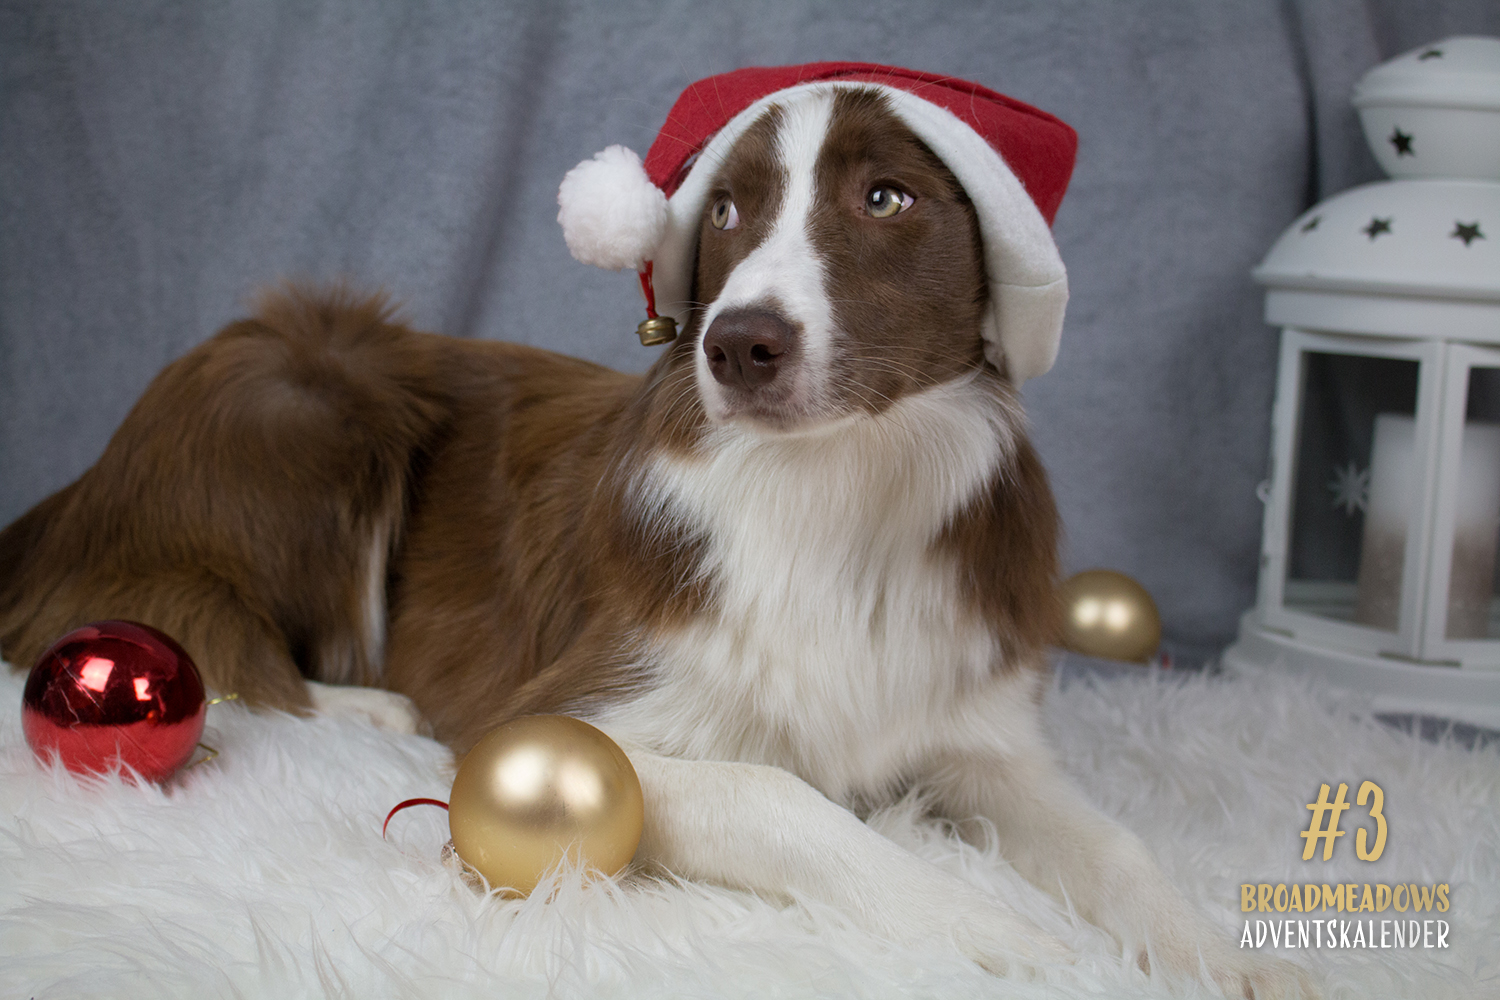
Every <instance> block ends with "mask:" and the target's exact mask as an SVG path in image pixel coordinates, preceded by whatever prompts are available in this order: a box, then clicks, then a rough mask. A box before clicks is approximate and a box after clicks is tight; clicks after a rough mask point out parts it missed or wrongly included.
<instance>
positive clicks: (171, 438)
mask: <svg viewBox="0 0 1500 1000" xmlns="http://www.w3.org/2000/svg"><path fill="white" fill-rule="evenodd" d="M434 339H435V338H430V337H427V336H425V335H423V334H418V333H415V332H413V331H411V330H409V329H407V328H406V327H404V326H402V325H401V324H400V323H399V322H396V321H395V320H394V319H393V318H392V315H391V311H390V309H389V307H388V304H387V303H386V301H385V300H384V299H383V298H382V297H378V296H376V297H359V296H357V295H354V294H352V293H350V292H348V291H347V290H344V289H340V288H335V289H331V290H325V291H318V290H313V289H309V288H306V287H299V286H289V287H285V288H282V289H279V290H276V291H273V292H270V293H267V294H265V295H263V296H262V297H261V298H260V300H259V302H258V303H257V309H256V312H255V315H254V316H252V317H251V318H249V319H246V320H242V321H240V322H237V323H233V324H231V325H230V326H228V327H226V328H225V329H224V330H223V331H221V332H220V333H219V334H218V335H217V336H215V337H213V338H211V339H209V340H208V341H206V342H204V343H203V344H200V345H199V346H198V347H196V348H194V349H193V350H192V351H190V352H188V353H187V354H186V355H185V356H183V357H182V358H180V359H178V360H177V361H175V362H173V363H172V364H171V365H169V366H168V367H167V368H166V369H165V370H164V371H163V372H162V373H161V374H160V375H158V376H157V377H156V379H155V380H154V381H153V382H152V383H151V385H150V386H149V387H148V388H147V390H146V392H145V394H144V395H143V396H142V397H141V400H140V401H139V402H138V403H137V404H136V406H135V407H134V408H133V409H132V410H131V412H130V414H129V415H128V416H127V417H126V418H125V421H124V423H122V424H121V426H120V428H119V430H118V431H117V432H116V433H115V435H114V437H113V438H112V439H111V440H110V443H109V445H108V447H107V448H106V449H105V451H104V454H103V455H102V456H101V457H100V459H99V461H98V462H97V463H96V464H95V465H94V467H93V468H91V469H90V470H88V471H87V472H86V473H84V474H83V476H81V477H80V478H79V479H78V481H77V482H75V483H73V484H72V485H71V486H68V487H66V488H65V489H63V490H61V491H59V492H58V493H56V494H54V495H53V496H51V497H49V498H48V499H46V500H44V501H42V502H41V503H40V504H38V505H37V506H36V507H35V508H33V509H32V510H31V511H30V512H28V513H27V514H26V515H24V516H23V517H22V518H20V519H19V520H18V521H16V522H15V523H14V524H12V525H11V526H10V527H8V528H6V529H5V531H4V532H3V533H0V652H3V653H4V655H5V656H6V657H7V659H9V660H10V662H11V663H12V664H13V665H14V666H16V667H17V668H21V667H27V666H30V664H31V661H32V660H33V659H34V658H35V657H36V656H37V655H39V654H40V653H41V652H42V651H43V650H44V649H45V648H46V646H47V645H48V644H50V643H51V642H52V641H54V640H55V639H56V638H58V637H59V636H60V635H62V634H63V633H64V632H66V631H68V630H69V629H72V628H75V627H77V626H78V625H81V624H84V623H86V622H88V621H94V620H98V619H103V618H128V619H134V620H137V621H142V622H145V623H146V624H149V625H154V626H156V627H157V628H160V629H162V630H163V631H165V632H167V633H168V634H170V635H172V636H173V637H174V638H176V639H177V640H178V641H179V642H180V643H182V645H183V646H184V647H185V648H186V649H187V650H188V652H189V653H190V654H191V655H192V656H193V658H194V659H195V660H196V661H197V662H198V666H199V668H200V670H202V672H203V673H204V677H205V680H206V681H208V682H209V683H210V685H211V686H214V687H217V688H218V689H219V690H222V691H228V690H235V691H238V692H240V693H241V694H242V695H244V696H245V697H246V698H247V700H251V701H261V702H263V703H268V704H271V705H276V706H279V707H285V708H296V707H299V706H301V705H305V704H306V693H305V689H304V687H303V685H302V682H301V679H300V677H299V676H298V675H299V674H301V675H304V676H308V677H316V678H319V679H322V680H328V681H333V682H338V683H351V682H354V683H373V682H377V681H378V679H379V672H380V669H381V658H382V650H381V643H382V640H383V629H384V616H385V606H384V600H385V588H386V568H387V561H388V559H389V556H390V554H391V552H392V550H393V549H394V547H395V546H396V545H397V544H399V531H400V525H401V524H402V522H403V519H404V512H405V509H406V507H407V506H408V503H409V497H408V493H409V491H410V481H411V478H412V467H413V463H414V462H419V461H420V460H421V456H422V455H423V454H424V453H425V451H426V449H427V448H428V446H429V445H430V443H431V440H432V437H433V435H434V434H436V433H438V432H439V430H440V428H441V426H442V424H443V421H444V419H445V413H446V407H445V405H444V400H443V399H442V398H441V397H440V395H439V394H438V392H437V390H436V389H435V388H434V387H435V386H439V385H441V384H443V379H442V378H440V377H437V374H436V370H437V369H438V368H439V367H440V366H441V365H442V364H443V363H444V362H443V360H442V357H441V354H440V352H438V351H436V350H434V349H433V345H432V341H433V340H434Z"/></svg>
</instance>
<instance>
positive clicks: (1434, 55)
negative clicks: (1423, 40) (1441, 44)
mask: <svg viewBox="0 0 1500 1000" xmlns="http://www.w3.org/2000/svg"><path fill="white" fill-rule="evenodd" d="M1441 58H1443V50H1442V49H1428V50H1427V51H1426V52H1423V53H1422V54H1421V55H1419V56H1417V62H1426V61H1427V60H1428V59H1441Z"/></svg>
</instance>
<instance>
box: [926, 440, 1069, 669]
mask: <svg viewBox="0 0 1500 1000" xmlns="http://www.w3.org/2000/svg"><path fill="white" fill-rule="evenodd" d="M1059 528H1060V523H1059V520H1058V516H1057V505H1056V503H1055V501H1054V500H1053V498H1052V489H1051V487H1050V486H1049V485H1048V483H1047V472H1046V469H1044V468H1043V466H1042V461H1041V459H1040V458H1039V457H1038V456H1037V454H1036V451H1035V449H1033V448H1032V446H1031V443H1030V442H1029V441H1027V440H1026V439H1025V438H1024V437H1022V436H1020V435H1018V436H1017V439H1016V444H1015V450H1014V454H1013V455H1012V457H1011V458H1010V460H1009V461H1008V462H1007V463H1005V464H1004V465H1002V467H1001V468H1000V470H999V471H998V472H996V474H995V476H994V478H993V479H992V480H991V482H990V484H989V487H988V488H987V489H986V490H984V491H983V493H982V494H981V495H980V496H979V497H978V498H977V499H976V500H975V501H974V503H972V504H970V506H969V507H968V509H966V510H965V511H963V512H962V513H961V514H959V515H958V516H957V517H956V518H955V519H954V520H953V521H952V522H951V523H950V524H949V525H948V527H947V528H946V529H945V530H944V532H943V535H942V538H941V539H940V547H941V548H943V549H945V550H946V551H947V552H948V553H949V554H950V555H951V556H952V557H953V558H954V559H956V560H957V561H958V563H959V567H960V573H959V579H960V581H961V585H962V587H963V588H964V594H963V596H964V598H965V600H966V601H967V603H968V604H969V606H970V608H971V609H972V610H973V611H974V612H975V613H976V614H978V615H979V616H980V617H981V618H982V619H983V620H984V621H986V622H988V623H989V624H990V626H991V627H992V628H993V629H994V632H995V634H996V635H997V636H998V637H999V639H1000V642H1001V646H1002V652H1003V653H1004V654H1005V662H1006V663H1018V662H1027V661H1030V660H1035V659H1036V658H1038V657H1040V656H1042V655H1043V654H1044V653H1045V650H1046V648H1047V647H1048V646H1054V645H1056V644H1057V642H1058V640H1059V638H1060V637H1061V635H1062V604H1061V601H1060V599H1059V598H1058V594H1057V584H1058V561H1057V543H1058V535H1059Z"/></svg>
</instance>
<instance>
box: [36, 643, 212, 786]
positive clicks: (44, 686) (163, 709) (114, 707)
mask: <svg viewBox="0 0 1500 1000" xmlns="http://www.w3.org/2000/svg"><path fill="white" fill-rule="evenodd" d="M207 707H208V706H207V704H206V702H205V701H204V696H203V681H202V679H201V678H199V676H198V668H197V667H195V666H194V665H193V661H192V659H191V658H190V657H189V656H188V655H187V653H186V652H184V651H183V648H182V647H181V646H179V645H177V643H176V642H174V641H173V640H172V638H171V637H170V636H168V635H166V634H164V633H162V632H158V631H157V630H156V629H154V628H152V627H151V626H149V625H141V624H139V623H137V622H123V621H104V622H94V623H93V624H92V625H85V626H84V627H83V628H80V629H75V630H73V631H72V632H69V633H68V634H67V635H65V636H63V637H62V638H61V639H59V640H57V642H55V643H53V644H52V648H50V649H48V650H47V651H46V652H45V653H43V654H42V655H41V658H40V659H38V660H37V661H36V666H34V667H32V668H31V674H30V676H28V677H27V678H26V693H25V696H24V698H23V699H22V704H21V726H22V729H24V730H25V733H26V742H27V743H30V744H31V749H32V750H34V751H35V752H36V755H37V756H38V757H41V758H42V759H44V760H45V759H47V758H48V757H51V756H56V757H58V758H60V759H61V760H62V762H63V764H64V765H66V766H67V768H68V770H70V771H74V772H79V773H86V772H91V771H110V770H113V769H114V768H115V767H117V766H119V765H124V766H125V767H128V768H132V769H134V770H135V771H136V772H137V773H138V774H140V776H141V777H143V778H145V779H146V780H147V781H164V780H166V779H167V778H169V777H171V776H172V775H173V774H174V773H176V771H177V769H178V768H180V767H181V766H182V765H183V764H186V763H187V761H188V758H189V757H191V756H192V755H193V749H194V748H195V747H196V746H197V745H198V738H199V737H200V736H202V735H203V715H204V712H205V711H206V710H207Z"/></svg>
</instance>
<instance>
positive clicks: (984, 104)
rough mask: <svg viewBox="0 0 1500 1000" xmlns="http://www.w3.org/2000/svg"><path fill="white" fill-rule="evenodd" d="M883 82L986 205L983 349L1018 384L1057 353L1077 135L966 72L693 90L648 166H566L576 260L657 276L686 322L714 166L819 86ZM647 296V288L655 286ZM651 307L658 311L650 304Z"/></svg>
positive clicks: (741, 74)
mask: <svg viewBox="0 0 1500 1000" xmlns="http://www.w3.org/2000/svg"><path fill="white" fill-rule="evenodd" d="M845 87H863V88H873V89H876V90H879V91H881V92H882V93H884V94H885V95H886V98H887V100H888V101H889V102H890V105H891V109H892V111H893V112H894V113H895V114H896V115H897V116H898V117H899V118H900V119H901V120H902V121H903V122H904V123H905V124H906V126H907V127H908V128H910V129H911V130H912V132H914V133H915V134H916V135H917V137H918V138H920V139H921V140H922V141H923V142H925V143H926V144H927V146H928V147H929V148H930V149H931V150H932V151H933V153H935V154H936V155H937V156H938V158H939V159H941V160H942V161H943V163H944V164H945V165H947V167H948V169H949V170H951V171H953V174H954V176H955V177H956V178H957V179H958V182H959V183H960V184H962V185H963V187H964V190H965V192H966V193H967V194H968V195H969V198H970V200H971V201H972V202H973V204H974V208H975V211H976V213H977V215H978V217H979V227H980V235H981V238H982V240H983V243H984V250H985V269H986V273H987V275H988V278H989V285H990V304H989V309H988V312H987V314H986V316H985V320H984V327H983V335H984V338H985V353H986V356H987V357H988V358H989V359H990V361H991V362H992V363H993V364H995V365H996V366H997V367H1000V368H1002V369H1003V370H1005V371H1007V372H1008V373H1009V374H1010V376H1011V378H1012V379H1013V380H1014V381H1015V382H1016V384H1020V383H1021V382H1023V381H1025V380H1026V379H1028V378H1032V377H1035V376H1037V375H1040V374H1042V373H1043V372H1045V371H1046V370H1047V369H1048V368H1050V367H1051V366H1052V362H1053V360H1054V359H1055V358H1056V356H1057V346H1058V341H1059V338H1060V336H1061V333H1062V320H1063V312H1064V309H1065V307H1066V305H1067V300H1068V282H1067V272H1066V270H1065V269H1064V267H1063V264H1062V259H1061V258H1060V257H1059V256H1058V253H1057V245H1056V244H1055V243H1054V242H1053V240H1052V233H1051V230H1050V228H1049V227H1050V224H1051V221H1052V218H1053V217H1054V215H1055V214H1056V212H1057V207H1058V204H1059V203H1060V202H1061V201H1062V196H1063V192H1064V191H1065V190H1066V188H1067V185H1068V178H1069V177H1070V176H1071V174H1072V170H1073V158H1074V153H1075V151H1076V149H1077V145H1078V139H1077V135H1076V133H1074V131H1073V130H1072V129H1071V128H1069V127H1068V126H1067V125H1066V124H1065V123H1063V122H1062V121H1059V120H1058V119H1056V118H1054V117H1052V116H1051V115H1049V114H1047V113H1046V112H1044V111H1039V110H1037V109H1036V108H1033V107H1031V106H1030V105H1027V104H1023V103H1022V102H1020V101H1017V100H1013V99H1012V98H1009V97H1006V96H1004V95H1003V94H997V93H995V92H994V91H992V90H988V89H986V88H984V87H981V86H979V85H978V84H974V83H969V82H966V81H963V80H958V79H956V78H954V77H948V76H941V75H937V74H932V73H920V72H916V71H913V70H907V69H900V68H897V67H891V66H878V65H874V64H870V63H809V64H806V65H802V66H781V67H751V68H747V69H741V70H735V71H734V72H732V73H724V74H721V75H719V76H713V77H709V78H707V79H704V80H700V81H698V82H697V83H694V84H693V85H692V86H690V87H688V88H687V89H686V90H685V91H683V93H682V95H681V96H680V97H679V98H678V99H677V103H676V104H675V105H673V107H672V110H671V112H670V113H669V114H668V115H667V121H666V123H665V124H664V125H663V126H662V128H661V131H660V132H659V133H658V134H657V137H656V140H655V141H654V142H653V143H652V145H651V149H650V150H649V151H648V152H647V154H646V159H645V162H644V163H642V162H641V160H640V158H639V157H638V156H636V154H635V153H633V152H631V151H630V150H628V149H626V148H625V147H623V146H611V147H609V148H608V149H606V150H604V151H603V152H601V153H599V154H597V155H596V156H595V157H594V158H593V159H591V160H587V161H585V162H583V163H581V164H579V165H578V166H577V167H575V168H574V169H573V170H571V171H569V172H568V175H567V177H565V178H564V179H563V183H562V186H561V188H560V190H559V191H558V205H559V212H558V222H559V223H561V224H562V227H563V235H564V237H565V238H566V239H567V242H568V249H569V250H570V251H571V252H572V254H573V256H574V257H576V258H577V259H578V260H580V261H583V262H584V263H587V264H594V265H596V266H599V267H605V268H611V269H621V268H635V269H637V270H641V271H643V272H646V271H647V265H648V263H649V264H650V265H651V267H650V271H649V272H648V273H650V274H651V278H650V279H648V282H647V285H648V289H649V287H650V286H651V285H654V292H655V300H656V301H655V306H656V308H658V309H660V310H661V312H662V313H663V314H665V315H669V316H673V317H674V318H676V319H677V320H678V322H679V323H685V322H686V320H687V315H688V312H689V303H688V299H689V297H690V293H691V287H690V285H691V282H692V273H693V261H694V257H695V255H696V253H697V245H696V244H697V237H698V226H699V220H700V218H701V215H702V212H703V211H704V210H705V208H706V203H707V199H708V193H709V189H710V187H711V186H712V182H713V176H712V173H713V171H712V169H711V168H705V167H703V166H701V165H702V164H705V163H707V164H713V163H717V162H720V160H721V159H722V157H723V155H724V154H725V153H727V152H728V150H729V149H730V147H731V146H733V144H734V142H735V141H736V140H737V139H738V138H739V137H740V135H742V134H743V133H744V131H745V130H746V129H747V128H748V127H749V126H750V125H751V123H753V122H754V121H755V120H756V119H758V118H759V117H760V115H761V114H762V113H764V111H765V110H766V109H767V108H768V107H770V106H771V105H773V104H775V103H777V102H778V101H782V100H786V99H787V98H789V97H791V96H793V95H794V94H798V93H802V92H804V91H807V90H810V89H818V88H825V89H837V88H845ZM648 294H649V291H648ZM648 308H649V303H648Z"/></svg>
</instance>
